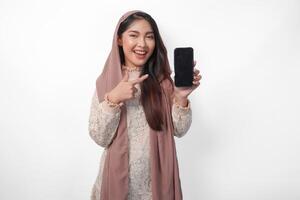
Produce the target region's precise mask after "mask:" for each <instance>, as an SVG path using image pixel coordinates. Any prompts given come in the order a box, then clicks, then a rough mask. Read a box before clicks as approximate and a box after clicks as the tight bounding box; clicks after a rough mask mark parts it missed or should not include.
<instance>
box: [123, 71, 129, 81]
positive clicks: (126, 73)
mask: <svg viewBox="0 0 300 200" xmlns="http://www.w3.org/2000/svg"><path fill="white" fill-rule="evenodd" d="M128 79H129V74H128V71H127V70H125V74H124V76H123V78H122V81H124V82H127V81H128Z"/></svg>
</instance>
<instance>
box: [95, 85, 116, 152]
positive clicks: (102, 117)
mask: <svg viewBox="0 0 300 200" xmlns="http://www.w3.org/2000/svg"><path fill="white" fill-rule="evenodd" d="M120 114H121V109H120V107H119V106H116V107H110V106H109V105H108V103H107V102H106V101H102V102H101V103H99V100H98V96H97V92H96V91H95V92H94V95H93V98H92V104H91V108H90V116H89V134H90V136H91V138H92V139H93V140H94V141H95V142H96V143H97V144H98V145H100V146H102V147H105V148H107V147H108V146H109V145H110V144H111V142H112V140H113V138H114V135H115V132H116V130H117V128H118V125H119V122H120Z"/></svg>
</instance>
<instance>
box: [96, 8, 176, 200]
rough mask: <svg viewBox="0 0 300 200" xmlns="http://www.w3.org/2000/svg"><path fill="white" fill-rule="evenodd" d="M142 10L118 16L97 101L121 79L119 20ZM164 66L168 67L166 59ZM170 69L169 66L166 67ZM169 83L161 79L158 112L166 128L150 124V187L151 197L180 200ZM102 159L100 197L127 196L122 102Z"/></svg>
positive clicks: (108, 199) (118, 198) (123, 198)
mask: <svg viewBox="0 0 300 200" xmlns="http://www.w3.org/2000/svg"><path fill="white" fill-rule="evenodd" d="M136 12H142V11H139V10H134V11H129V12H127V13H125V14H124V15H123V16H122V17H121V18H120V20H119V22H118V24H117V27H116V29H115V33H114V37H113V42H112V49H111V51H110V54H109V56H108V58H107V60H106V62H105V65H104V68H103V71H102V73H101V75H100V76H99V77H98V78H97V81H96V91H97V95H98V100H99V102H102V101H103V99H104V95H105V94H106V93H107V92H109V91H111V90H112V89H113V88H114V87H116V85H117V84H118V83H119V82H120V81H121V80H122V69H121V67H122V64H121V59H120V55H119V47H118V43H117V39H118V34H117V32H118V29H119V26H120V24H121V23H122V22H123V21H124V20H125V19H126V18H127V17H128V16H130V15H131V14H134V13H136ZM167 65H168V66H166V67H167V68H168V69H170V66H169V64H168V62H167ZM169 71H170V70H169ZM172 84H173V83H171V82H170V81H169V80H163V81H162V82H161V83H160V85H161V87H162V91H163V95H162V105H161V107H162V112H163V113H164V122H165V123H166V125H167V126H166V128H165V129H163V130H162V131H155V130H153V129H151V128H150V159H151V167H150V168H151V188H152V199H153V200H182V191H181V184H180V178H179V170H178V161H177V156H176V148H175V141H174V135H173V131H174V127H173V122H172V115H171V108H172V99H171V95H172V89H171V88H172ZM106 151H107V154H106V160H105V163H104V168H103V174H102V184H101V199H102V200H127V196H128V192H129V191H128V173H129V172H128V170H129V166H128V165H129V158H128V156H129V154H128V152H129V151H128V134H127V120H126V106H122V107H121V116H120V122H119V125H118V128H117V130H116V133H115V137H114V139H113V141H112V143H111V144H110V145H109V147H108V148H107V150H106Z"/></svg>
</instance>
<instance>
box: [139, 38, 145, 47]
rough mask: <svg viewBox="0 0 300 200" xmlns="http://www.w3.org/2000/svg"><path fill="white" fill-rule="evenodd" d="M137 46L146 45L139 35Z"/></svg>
mask: <svg viewBox="0 0 300 200" xmlns="http://www.w3.org/2000/svg"><path fill="white" fill-rule="evenodd" d="M138 46H140V47H145V46H146V41H145V39H144V38H143V37H140V39H139V41H138Z"/></svg>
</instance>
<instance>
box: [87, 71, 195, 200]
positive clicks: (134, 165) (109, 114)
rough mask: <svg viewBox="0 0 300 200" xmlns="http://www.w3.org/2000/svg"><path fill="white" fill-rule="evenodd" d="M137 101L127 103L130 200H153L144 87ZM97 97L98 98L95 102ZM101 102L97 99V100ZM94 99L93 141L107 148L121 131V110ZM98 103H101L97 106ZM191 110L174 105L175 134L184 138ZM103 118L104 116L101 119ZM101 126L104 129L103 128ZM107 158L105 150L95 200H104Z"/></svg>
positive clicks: (91, 130)
mask: <svg viewBox="0 0 300 200" xmlns="http://www.w3.org/2000/svg"><path fill="white" fill-rule="evenodd" d="M129 75H130V76H129V80H131V79H135V78H137V77H138V75H139V74H137V73H136V72H130V73H129ZM135 87H136V88H137V89H138V91H137V93H136V95H135V98H133V99H130V100H128V101H126V102H125V105H124V106H126V108H127V128H128V140H129V141H128V142H129V180H128V184H129V193H128V200H151V199H152V193H151V168H150V137H149V136H150V135H149V133H150V128H149V125H148V123H147V121H146V117H145V113H144V110H143V107H142V105H141V104H140V98H139V97H140V95H141V91H140V87H139V85H136V86H135ZM94 98H96V97H95V95H94V97H93V99H94ZM96 100H97V99H96ZM96 100H93V103H92V108H91V117H90V122H89V123H90V132H91V136H92V138H93V139H94V140H95V141H96V142H97V143H98V144H99V145H101V146H104V147H107V146H108V145H109V144H110V143H111V139H112V138H113V135H114V132H115V131H116V129H117V126H118V123H119V119H120V112H119V110H106V109H103V108H106V107H105V106H103V105H102V106H101V104H102V103H103V102H102V103H101V104H99V103H98V101H96ZM97 103H98V104H97ZM191 114H192V113H191V109H188V110H186V109H181V108H180V107H179V108H177V107H175V106H174V105H173V106H172V117H173V124H174V127H175V133H174V135H175V136H177V137H182V136H183V135H185V133H186V132H187V131H188V129H189V127H190V124H191V117H192V115H191ZM100 115H101V116H100ZM100 127H101V128H100ZM105 157H106V150H104V152H103V154H102V157H101V162H100V167H99V173H98V176H97V179H96V181H95V183H94V186H93V189H92V194H91V200H100V199H101V198H100V191H101V177H102V173H103V167H104V162H105Z"/></svg>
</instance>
